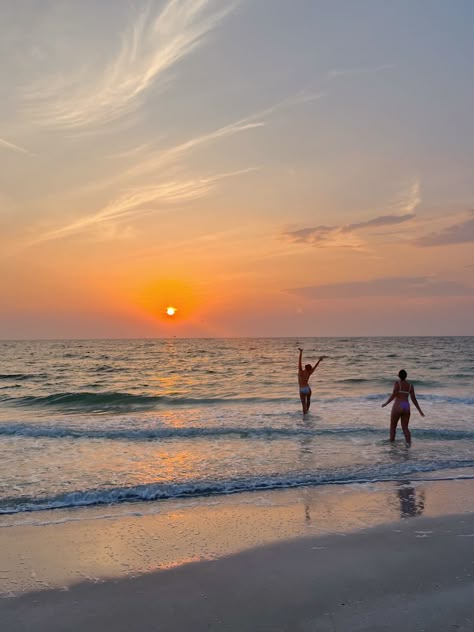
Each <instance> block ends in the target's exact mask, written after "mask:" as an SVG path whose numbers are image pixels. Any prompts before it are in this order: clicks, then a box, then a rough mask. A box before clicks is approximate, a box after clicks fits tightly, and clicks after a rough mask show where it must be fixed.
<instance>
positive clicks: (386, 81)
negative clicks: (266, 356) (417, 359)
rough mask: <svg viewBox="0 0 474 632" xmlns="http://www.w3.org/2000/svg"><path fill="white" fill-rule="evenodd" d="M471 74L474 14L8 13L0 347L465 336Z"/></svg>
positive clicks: (412, 9) (470, 10)
mask: <svg viewBox="0 0 474 632" xmlns="http://www.w3.org/2000/svg"><path fill="white" fill-rule="evenodd" d="M473 59H474V3H473V2H471V0H452V1H451V2H446V1H445V0H397V1H396V2H380V1H379V0H359V1H358V2H353V1H352V0H291V2H290V1H288V0H150V1H148V0H101V2H96V1H95V0H42V2H38V1H37V0H17V1H16V2H14V3H13V2H7V1H3V2H0V84H1V86H2V99H1V100H0V228H1V231H0V338H3V339H23V338H26V339H36V338H39V339H45V338H46V339H47V338H103V337H107V338H120V337H126V338H135V337H138V338H141V337H172V336H177V337H209V336H296V337H303V336H366V335H380V336H404V335H406V336H409V335H473V334H474V326H473V323H474V318H473V313H474V310H473V308H474V274H473V273H474V248H473V242H474V178H473V173H474V116H473V115H472V112H474V66H473V64H472V60H473ZM168 307H174V308H175V310H176V311H175V313H174V314H173V315H168V314H167V313H166V310H167V308H168Z"/></svg>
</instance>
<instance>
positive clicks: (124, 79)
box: [25, 0, 232, 130]
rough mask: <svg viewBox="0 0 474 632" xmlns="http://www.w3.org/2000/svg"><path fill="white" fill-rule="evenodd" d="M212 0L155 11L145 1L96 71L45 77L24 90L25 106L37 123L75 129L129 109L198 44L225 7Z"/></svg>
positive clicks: (180, 1) (172, 0)
mask: <svg viewBox="0 0 474 632" xmlns="http://www.w3.org/2000/svg"><path fill="white" fill-rule="evenodd" d="M231 9H232V5H231V4H229V3H228V2H223V1H219V2H216V1H215V0H168V1H167V2H166V4H165V6H164V7H163V9H162V10H161V11H160V12H159V13H158V14H157V12H156V10H155V11H153V4H149V5H148V6H147V7H146V8H145V9H144V10H142V12H141V13H140V14H139V15H138V17H137V19H136V20H135V22H134V23H133V24H132V25H131V26H130V27H129V28H128V30H127V31H126V32H125V33H124V34H123V36H122V38H121V46H120V48H119V49H118V50H117V51H116V53H115V55H113V56H112V59H111V60H110V61H108V62H106V63H105V65H104V66H103V67H102V68H99V69H98V70H97V71H96V70H93V69H91V68H87V69H86V70H83V71H81V72H78V73H77V74H76V75H75V76H73V77H72V78H70V77H68V76H66V74H63V76H61V77H60V78H59V79H58V80H56V81H54V79H53V78H52V77H49V78H48V79H47V80H46V81H42V82H41V83H38V84H36V85H34V86H31V87H30V88H29V89H28V90H27V91H25V95H26V99H27V106H26V109H27V112H28V114H29V115H31V116H33V117H34V118H35V120H37V121H38V122H39V123H41V124H44V125H47V126H54V127H62V128H69V129H75V130H80V129H81V128H87V127H90V126H97V125H102V124H105V123H109V122H111V121H115V120H117V119H119V118H121V117H123V116H124V115H125V114H127V113H129V112H131V111H132V110H134V109H135V108H136V107H137V106H138V105H139V104H140V103H141V101H142V99H143V96H144V94H145V92H146V91H147V90H148V89H149V88H150V87H151V86H152V85H153V84H154V83H156V82H157V81H158V80H159V79H160V78H163V77H164V76H165V75H166V74H167V72H168V71H169V70H170V68H171V67H172V66H175V65H176V64H178V63H179V62H180V61H182V60H183V59H184V58H185V57H187V56H188V55H190V53H192V52H193V51H195V50H196V49H197V48H198V47H199V46H201V45H202V44H203V43H204V41H205V40H206V37H207V36H208V34H209V33H210V32H211V31H212V30H213V29H215V28H216V26H217V25H218V24H219V22H220V21H221V20H222V19H223V18H224V17H225V16H226V15H227V14H228V13H229V12H230V10H231Z"/></svg>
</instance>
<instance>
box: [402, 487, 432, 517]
mask: <svg viewBox="0 0 474 632" xmlns="http://www.w3.org/2000/svg"><path fill="white" fill-rule="evenodd" d="M397 494H398V500H399V501H400V517H401V518H415V517H416V516H421V514H422V513H423V511H424V509H425V495H424V493H423V492H420V496H419V498H418V500H417V498H416V491H415V488H414V487H412V486H411V485H410V481H406V482H401V483H400V484H399V486H398V489H397Z"/></svg>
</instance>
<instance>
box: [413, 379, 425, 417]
mask: <svg viewBox="0 0 474 632" xmlns="http://www.w3.org/2000/svg"><path fill="white" fill-rule="evenodd" d="M410 397H411V401H412V402H413V403H414V404H415V406H416V409H417V410H418V412H419V413H420V415H421V416H422V417H424V416H425V413H424V412H423V411H422V410H421V408H420V405H419V404H418V401H417V399H416V396H415V389H414V387H413V384H412V385H411V388H410Z"/></svg>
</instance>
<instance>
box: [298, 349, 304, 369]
mask: <svg viewBox="0 0 474 632" xmlns="http://www.w3.org/2000/svg"><path fill="white" fill-rule="evenodd" d="M298 351H299V352H300V357H299V358H298V371H302V370H303V364H302V358H303V349H301V347H298Z"/></svg>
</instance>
